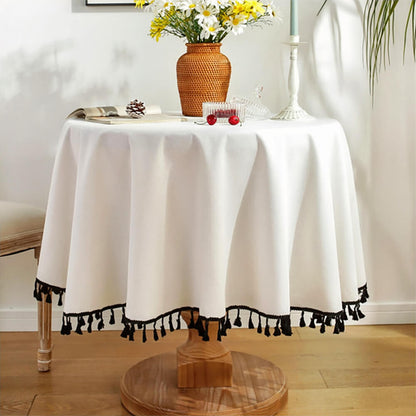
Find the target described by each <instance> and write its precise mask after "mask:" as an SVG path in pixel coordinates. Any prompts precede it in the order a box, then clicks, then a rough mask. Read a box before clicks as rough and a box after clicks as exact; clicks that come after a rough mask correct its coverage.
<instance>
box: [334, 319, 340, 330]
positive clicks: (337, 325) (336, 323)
mask: <svg viewBox="0 0 416 416" xmlns="http://www.w3.org/2000/svg"><path fill="white" fill-rule="evenodd" d="M334 334H339V318H335V327H334Z"/></svg>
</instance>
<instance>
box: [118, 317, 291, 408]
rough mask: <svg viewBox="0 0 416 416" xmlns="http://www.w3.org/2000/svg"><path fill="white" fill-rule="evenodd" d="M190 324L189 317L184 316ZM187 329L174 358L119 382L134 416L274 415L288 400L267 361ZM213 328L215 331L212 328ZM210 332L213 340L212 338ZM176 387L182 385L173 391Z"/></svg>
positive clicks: (144, 365)
mask: <svg viewBox="0 0 416 416" xmlns="http://www.w3.org/2000/svg"><path fill="white" fill-rule="evenodd" d="M183 317H184V319H185V321H187V323H188V325H189V320H188V319H187V318H188V317H187V316H186V315H185V316H184V315H183ZM211 325H212V336H211V328H210V329H209V330H210V333H209V334H210V341H206V342H205V341H202V339H201V337H200V336H199V335H198V331H197V330H195V329H189V336H188V340H187V342H186V343H185V344H184V345H182V346H180V347H179V348H178V350H177V355H175V354H174V353H167V354H161V355H157V356H154V357H151V358H148V359H146V360H144V361H141V362H139V363H137V364H136V365H135V366H133V367H131V368H130V369H129V370H128V371H127V372H126V373H125V374H124V376H123V378H122V380H121V386H120V387H121V402H122V404H123V405H124V407H125V408H126V409H127V410H128V411H129V412H130V413H132V414H133V415H137V416H139V415H200V416H202V415H206V416H208V415H244V414H246V415H275V414H277V412H278V410H279V409H280V408H281V407H282V406H283V405H284V403H285V402H286V400H287V386H286V381H285V377H284V375H283V373H282V371H281V370H280V369H279V368H278V367H276V366H275V365H274V364H273V363H271V362H270V361H266V360H264V359H262V358H260V357H257V356H254V355H250V354H245V353H241V352H235V351H233V352H230V351H228V350H227V349H226V348H225V347H224V345H223V344H222V343H221V342H219V341H217V338H216V334H217V332H216V328H215V327H217V325H218V324H217V325H215V323H214V322H211V323H210V327H211ZM217 328H218V327H217ZM214 333H215V336H214ZM178 386H181V387H178Z"/></svg>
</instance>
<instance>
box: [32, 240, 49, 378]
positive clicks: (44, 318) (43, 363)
mask: <svg viewBox="0 0 416 416" xmlns="http://www.w3.org/2000/svg"><path fill="white" fill-rule="evenodd" d="M34 254H35V258H36V260H37V262H38V263H39V256H40V247H36V248H35V253H34ZM41 296H42V302H38V334H39V348H38V371H41V372H44V371H49V370H50V368H51V361H52V331H51V326H52V303H47V302H46V296H47V294H45V293H42V295H41ZM51 296H52V294H51Z"/></svg>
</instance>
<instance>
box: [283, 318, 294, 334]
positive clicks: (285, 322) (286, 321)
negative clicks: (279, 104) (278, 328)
mask: <svg viewBox="0 0 416 416" xmlns="http://www.w3.org/2000/svg"><path fill="white" fill-rule="evenodd" d="M281 322H282V334H283V335H286V336H287V337H290V336H291V335H292V328H291V325H290V316H282V319H281Z"/></svg>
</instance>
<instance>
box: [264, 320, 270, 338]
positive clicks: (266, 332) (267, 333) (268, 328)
mask: <svg viewBox="0 0 416 416" xmlns="http://www.w3.org/2000/svg"><path fill="white" fill-rule="evenodd" d="M264 335H266V337H269V336H270V327H269V318H266V326H265V327H264Z"/></svg>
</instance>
